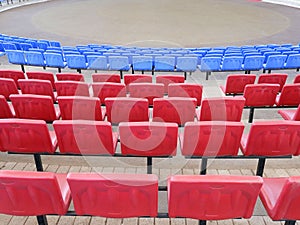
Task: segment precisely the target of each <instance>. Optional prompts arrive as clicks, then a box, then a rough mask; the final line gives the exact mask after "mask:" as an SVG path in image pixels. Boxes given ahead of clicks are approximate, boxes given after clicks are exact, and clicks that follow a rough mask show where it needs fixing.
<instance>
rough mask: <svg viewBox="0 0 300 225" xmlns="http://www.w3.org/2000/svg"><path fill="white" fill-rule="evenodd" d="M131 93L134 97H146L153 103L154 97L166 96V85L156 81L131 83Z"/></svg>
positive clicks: (150, 103)
mask: <svg viewBox="0 0 300 225" xmlns="http://www.w3.org/2000/svg"><path fill="white" fill-rule="evenodd" d="M129 90H130V91H129V94H130V97H133V98H146V99H148V102H149V105H153V99H154V98H162V97H164V85H163V84H156V83H131V84H129Z"/></svg>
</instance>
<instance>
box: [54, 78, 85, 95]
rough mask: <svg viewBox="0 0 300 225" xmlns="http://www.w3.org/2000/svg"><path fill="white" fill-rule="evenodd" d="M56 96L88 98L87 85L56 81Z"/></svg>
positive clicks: (78, 82)
mask: <svg viewBox="0 0 300 225" xmlns="http://www.w3.org/2000/svg"><path fill="white" fill-rule="evenodd" d="M55 86H56V91H57V96H86V97H89V96H90V93H89V85H88V84H87V83H85V82H80V81H56V82H55Z"/></svg>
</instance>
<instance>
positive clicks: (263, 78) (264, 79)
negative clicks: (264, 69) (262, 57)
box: [257, 73, 288, 91]
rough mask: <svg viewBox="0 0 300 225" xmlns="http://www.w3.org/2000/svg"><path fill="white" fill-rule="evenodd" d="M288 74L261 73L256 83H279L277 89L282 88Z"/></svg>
mask: <svg viewBox="0 0 300 225" xmlns="http://www.w3.org/2000/svg"><path fill="white" fill-rule="evenodd" d="M287 77H288V75H287V74H285V73H272V74H261V75H259V77H258V82H257V83H258V84H279V85H280V88H279V91H281V90H282V87H283V85H284V84H285V82H286V79H287Z"/></svg>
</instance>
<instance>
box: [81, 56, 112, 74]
mask: <svg viewBox="0 0 300 225" xmlns="http://www.w3.org/2000/svg"><path fill="white" fill-rule="evenodd" d="M86 59H87V64H88V69H91V70H108V65H107V58H106V56H102V55H87V56H86Z"/></svg>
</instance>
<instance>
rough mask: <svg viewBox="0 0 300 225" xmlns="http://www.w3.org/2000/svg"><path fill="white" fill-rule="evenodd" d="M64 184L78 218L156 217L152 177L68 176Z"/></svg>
mask: <svg viewBox="0 0 300 225" xmlns="http://www.w3.org/2000/svg"><path fill="white" fill-rule="evenodd" d="M67 181H68V183H69V186H70V189H71V194H72V199H73V202H74V207H75V211H76V213H77V214H78V215H92V216H102V217H110V218H127V217H138V216H151V217H155V216H156V215H157V210H158V179H157V177H156V175H153V174H93V173H77V174H76V173H71V174H69V175H68V177H67Z"/></svg>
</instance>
